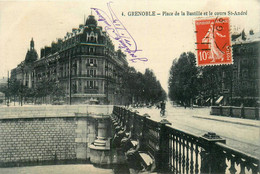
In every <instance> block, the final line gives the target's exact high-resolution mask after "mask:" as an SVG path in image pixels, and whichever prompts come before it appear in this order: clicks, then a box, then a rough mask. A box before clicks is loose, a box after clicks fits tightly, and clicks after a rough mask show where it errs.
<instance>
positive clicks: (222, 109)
mask: <svg viewBox="0 0 260 174" xmlns="http://www.w3.org/2000/svg"><path fill="white" fill-rule="evenodd" d="M210 114H211V115H221V116H231V117H241V118H247V119H257V120H259V108H258V107H233V106H211V111H210Z"/></svg>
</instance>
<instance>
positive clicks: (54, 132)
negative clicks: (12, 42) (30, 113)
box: [0, 118, 77, 164]
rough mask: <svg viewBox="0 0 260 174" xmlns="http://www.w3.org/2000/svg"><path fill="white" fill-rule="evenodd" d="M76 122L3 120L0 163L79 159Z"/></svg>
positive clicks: (49, 119)
mask: <svg viewBox="0 0 260 174" xmlns="http://www.w3.org/2000/svg"><path fill="white" fill-rule="evenodd" d="M76 127H77V125H76V121H75V118H32V119H5V120H0V163H1V164H3V163H10V162H30V161H39V162H40V161H51V160H67V159H76V150H75V149H76V142H75V137H76V133H75V129H76Z"/></svg>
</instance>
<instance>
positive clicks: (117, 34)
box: [91, 2, 148, 63]
mask: <svg viewBox="0 0 260 174" xmlns="http://www.w3.org/2000/svg"><path fill="white" fill-rule="evenodd" d="M110 3H111V2H109V3H107V7H108V10H109V13H110V16H108V15H107V13H106V12H104V11H103V10H101V9H98V8H91V9H93V10H94V11H95V12H96V13H97V15H98V17H99V19H98V21H101V22H104V24H105V25H106V26H105V28H104V29H105V31H106V32H107V33H108V35H109V36H110V37H111V38H113V39H114V40H117V41H118V43H119V46H118V47H119V48H120V49H122V50H124V52H126V53H128V54H129V55H130V56H131V57H132V58H131V59H129V60H130V61H132V62H133V63H136V61H138V60H139V61H143V62H146V61H148V59H147V58H145V57H143V58H138V56H137V55H136V52H138V51H142V50H138V49H137V44H136V42H135V40H134V38H133V37H132V36H131V34H130V33H129V32H128V30H127V29H126V28H125V26H124V25H123V23H122V22H121V21H120V20H119V19H118V17H117V16H116V15H115V13H114V11H113V10H112V8H111V6H110Z"/></svg>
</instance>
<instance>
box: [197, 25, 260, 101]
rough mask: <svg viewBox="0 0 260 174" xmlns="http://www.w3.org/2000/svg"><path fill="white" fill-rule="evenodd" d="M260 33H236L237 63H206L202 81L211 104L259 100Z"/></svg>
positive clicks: (234, 50)
mask: <svg viewBox="0 0 260 174" xmlns="http://www.w3.org/2000/svg"><path fill="white" fill-rule="evenodd" d="M259 46H260V33H259V32H258V33H254V32H253V31H252V30H251V31H250V32H249V33H248V34H245V32H244V31H242V32H241V33H237V34H233V35H232V50H233V64H232V65H223V66H214V67H206V68H205V70H203V71H205V72H204V74H205V76H204V77H203V81H202V83H201V84H202V86H203V87H202V88H203V89H204V91H203V96H204V101H205V104H207V105H233V106H241V105H244V106H257V105H258V104H259V69H260V67H259V58H260V55H259Z"/></svg>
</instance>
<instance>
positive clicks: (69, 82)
mask: <svg viewBox="0 0 260 174" xmlns="http://www.w3.org/2000/svg"><path fill="white" fill-rule="evenodd" d="M127 65H128V63H127V60H126V56H125V54H123V53H122V52H121V51H120V50H118V51H115V48H114V45H113V43H112V41H111V40H110V38H109V36H108V34H107V33H106V32H105V31H103V30H102V27H100V26H98V25H97V21H96V20H95V17H94V16H92V15H90V16H88V18H87V20H86V23H85V25H79V27H78V28H73V29H72V32H68V33H67V34H66V36H64V38H63V39H58V41H57V42H53V43H52V44H51V46H50V47H47V46H46V47H44V48H42V49H41V54H40V58H38V56H37V53H36V51H35V49H34V42H33V40H32V41H31V45H30V50H28V52H27V55H26V58H25V61H23V62H22V63H21V64H19V65H18V66H17V68H15V69H13V70H12V78H16V79H18V80H20V81H23V84H24V85H25V86H27V87H29V88H32V87H35V86H37V84H38V83H39V82H41V81H43V80H47V81H54V82H56V84H57V85H59V86H60V87H62V89H63V90H64V91H65V93H66V97H65V98H66V100H67V103H70V102H71V103H88V102H97V103H109V104H122V103H124V97H123V96H124V95H123V89H122V75H123V72H124V68H125V66H127Z"/></svg>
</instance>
